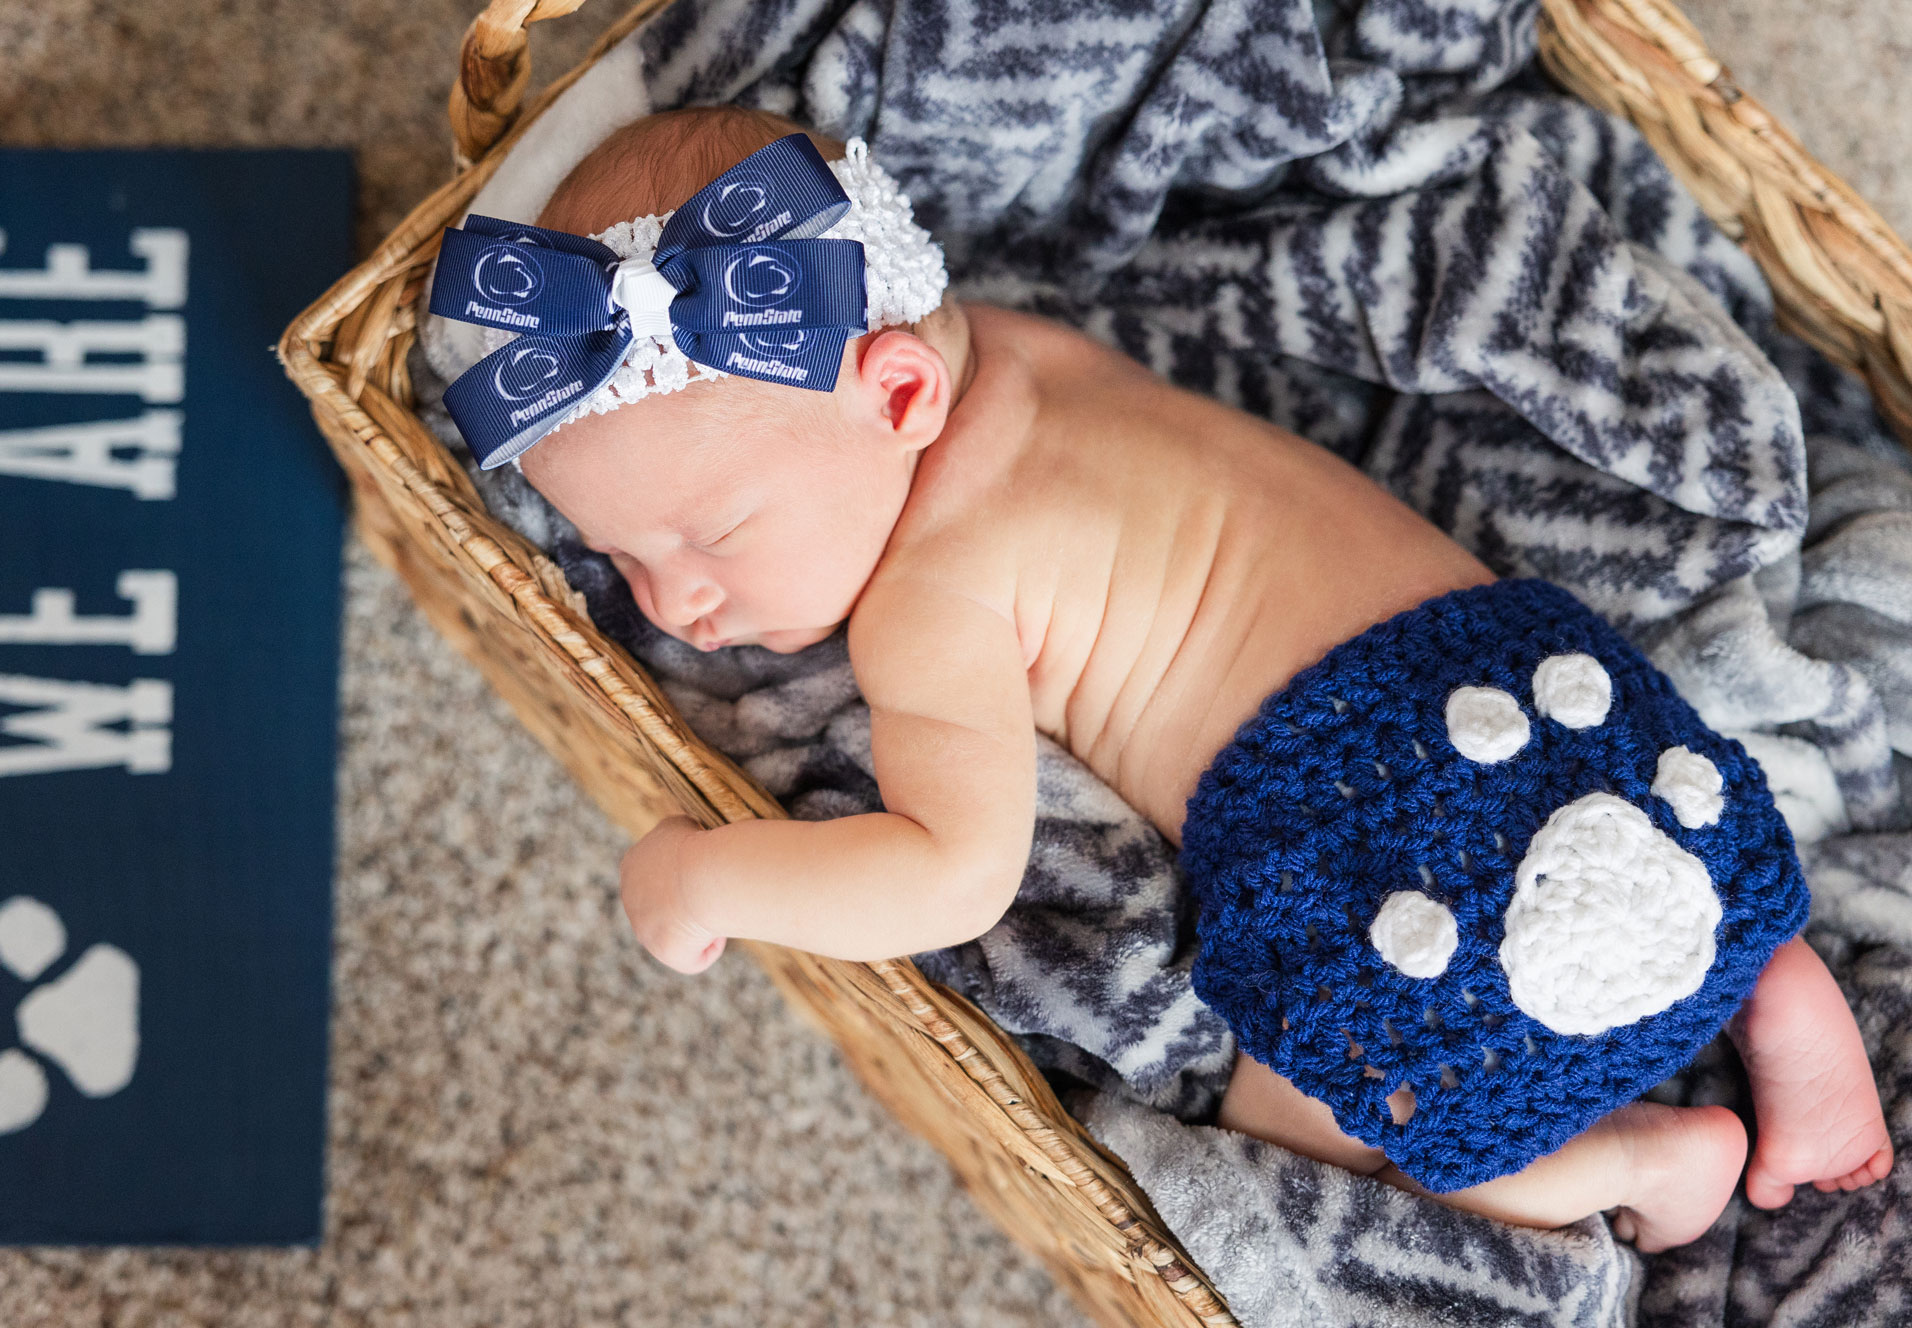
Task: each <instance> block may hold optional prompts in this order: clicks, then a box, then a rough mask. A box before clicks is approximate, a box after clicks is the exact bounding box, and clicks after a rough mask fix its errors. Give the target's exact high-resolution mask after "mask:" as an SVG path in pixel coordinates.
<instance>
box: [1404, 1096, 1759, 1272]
mask: <svg viewBox="0 0 1912 1328" xmlns="http://www.w3.org/2000/svg"><path fill="white" fill-rule="evenodd" d="M1745 1160H1746V1127H1745V1126H1743V1125H1741V1124H1740V1123H1739V1117H1738V1116H1735V1115H1734V1114H1733V1113H1732V1112H1731V1111H1729V1110H1727V1109H1726V1108H1725V1107H1666V1106H1661V1105H1660V1104H1659V1103H1657V1102H1635V1103H1632V1104H1630V1105H1628V1106H1624V1107H1621V1108H1620V1109H1619V1110H1618V1111H1615V1112H1612V1113H1611V1114H1609V1115H1606V1116H1603V1117H1601V1118H1600V1119H1599V1120H1598V1121H1595V1122H1594V1124H1593V1125H1592V1126H1591V1127H1590V1128H1589V1129H1588V1130H1586V1132H1585V1133H1583V1134H1578V1135H1575V1136H1574V1137H1573V1138H1572V1139H1569V1140H1568V1141H1567V1142H1566V1143H1565V1144H1563V1145H1562V1146H1561V1147H1560V1148H1558V1149H1556V1150H1555V1151H1554V1152H1551V1153H1549V1154H1547V1156H1545V1157H1542V1158H1537V1159H1535V1160H1534V1161H1532V1162H1530V1163H1528V1164H1527V1165H1526V1166H1525V1167H1523V1168H1522V1169H1521V1170H1519V1171H1517V1172H1515V1173H1514V1174H1513V1175H1511V1176H1501V1177H1499V1178H1498V1179H1496V1180H1490V1181H1488V1182H1487V1183H1486V1184H1485V1185H1475V1186H1472V1187H1471V1188H1468V1189H1465V1190H1453V1191H1450V1192H1449V1193H1447V1194H1437V1195H1435V1196H1433V1197H1434V1198H1436V1199H1439V1200H1440V1201H1441V1202H1442V1203H1446V1204H1452V1205H1453V1206H1454V1207H1456V1208H1461V1209H1465V1210H1466V1211H1468V1212H1470V1213H1479V1214H1480V1215H1481V1216H1483V1217H1491V1218H1495V1219H1498V1220H1499V1221H1502V1222H1511V1223H1513V1224H1514V1225H1515V1226H1523V1227H1561V1226H1565V1225H1567V1223H1569V1222H1578V1221H1579V1220H1580V1219H1581V1218H1583V1217H1591V1216H1592V1215H1593V1214H1595V1213H1604V1212H1612V1213H1613V1234H1614V1235H1616V1236H1618V1237H1620V1239H1622V1240H1630V1241H1632V1242H1633V1243H1634V1244H1635V1245H1637V1246H1638V1247H1639V1248H1640V1249H1641V1250H1643V1251H1646V1252H1647V1253H1653V1252H1655V1251H1658V1250H1669V1249H1672V1248H1673V1247H1674V1246H1675V1245H1684V1244H1686V1243H1687V1242H1688V1241H1691V1240H1697V1239H1698V1238H1699V1237H1700V1236H1701V1235H1703V1234H1704V1233H1705V1232H1706V1229H1707V1228H1708V1227H1710V1226H1712V1225H1713V1223H1714V1222H1715V1221H1717V1220H1718V1218H1719V1215H1720V1212H1721V1210H1723V1209H1724V1208H1725V1207H1726V1201H1727V1200H1728V1199H1730V1198H1732V1197H1733V1187H1734V1186H1735V1185H1736V1184H1738V1182H1739V1169H1740V1166H1741V1164H1743V1163H1744V1162H1745ZM1375 1179H1376V1180H1384V1181H1386V1182H1387V1183H1388V1184H1390V1185H1394V1186H1398V1187H1399V1188H1401V1189H1404V1190H1412V1191H1413V1192H1415V1193H1417V1194H1425V1193H1427V1191H1425V1190H1423V1189H1422V1188H1421V1187H1420V1186H1418V1185H1416V1184H1415V1183H1414V1182H1413V1181H1412V1180H1410V1179H1409V1178H1408V1177H1407V1176H1405V1175H1403V1174H1401V1172H1399V1171H1398V1170H1396V1169H1395V1168H1394V1167H1392V1166H1387V1167H1384V1168H1382V1169H1381V1170H1380V1171H1378V1172H1376V1173H1375ZM1616 1210H1617V1211H1616Z"/></svg>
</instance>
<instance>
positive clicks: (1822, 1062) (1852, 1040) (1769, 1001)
mask: <svg viewBox="0 0 1912 1328" xmlns="http://www.w3.org/2000/svg"><path fill="white" fill-rule="evenodd" d="M1727 1031H1728V1033H1730V1034H1731V1036H1732V1039H1733V1043H1734V1045H1735V1046H1737V1047H1738V1048H1739V1055H1740V1059H1741V1060H1743V1061H1745V1062H1746V1075H1747V1077H1748V1078H1749V1079H1750V1080H1751V1081H1752V1086H1753V1114H1754V1117H1755V1118H1756V1119H1757V1120H1758V1122H1759V1135H1758V1138H1757V1140H1756V1141H1755V1143H1754V1145H1753V1164H1752V1166H1750V1167H1749V1168H1747V1171H1746V1197H1747V1199H1749V1200H1750V1201H1752V1202H1753V1203H1755V1204H1757V1205H1758V1206H1759V1207H1761V1208H1777V1207H1779V1206H1780V1205H1781V1204H1783V1203H1785V1202H1786V1201H1787V1200H1788V1199H1790V1198H1792V1193H1793V1186H1794V1185H1797V1184H1802V1183H1804V1182H1806V1181H1811V1182H1812V1184H1813V1186H1814V1187H1815V1188H1817V1189H1820V1190H1828V1191H1830V1190H1835V1189H1839V1190H1856V1189H1858V1188H1859V1187H1860V1186H1862V1185H1870V1184H1871V1183H1872V1182H1873V1181H1876V1180H1880V1179H1883V1178H1884V1176H1885V1174H1886V1172H1887V1171H1889V1170H1891V1168H1892V1141H1891V1140H1890V1139H1889V1138H1888V1137H1887V1135H1886V1129H1885V1117H1884V1115H1883V1114H1882V1113H1881V1112H1880V1109H1879V1091H1878V1088H1877V1087H1876V1086H1875V1085H1874V1083H1873V1081H1872V1067H1871V1066H1870V1065H1868V1064H1867V1063H1866V1049H1865V1044H1864V1043H1863V1042H1861V1041H1860V1039H1859V1026H1858V1025H1857V1024H1856V1023H1854V1022H1853V1018H1852V1011H1851V1010H1850V1009H1849V1008H1848V1007H1847V1005H1846V998H1845V996H1844V995H1843V994H1841V992H1840V991H1839V984H1838V983H1836V982H1834V981H1833V977H1832V974H1831V973H1828V972H1827V971H1826V966H1825V964H1824V963H1822V962H1821V961H1820V958H1819V956H1818V955H1817V954H1815V953H1813V949H1812V947H1811V946H1809V945H1807V944H1806V942H1805V941H1804V940H1803V939H1801V938H1800V937H1797V936H1795V937H1794V938H1793V939H1792V940H1790V941H1788V942H1786V944H1784V945H1782V946H1780V947H1779V949H1778V950H1777V951H1775V952H1774V954H1773V957H1772V960H1771V962H1770V963H1768V964H1767V965H1766V970H1765V971H1764V972H1763V973H1761V974H1760V975H1759V984H1758V985H1757V986H1755V987H1754V988H1753V994H1752V995H1751V996H1750V997H1748V998H1747V1001H1746V1004H1745V1005H1744V1006H1743V1007H1741V1009H1740V1012H1739V1013H1738V1014H1737V1015H1735V1016H1734V1017H1733V1021H1732V1023H1730V1024H1729V1025H1727Z"/></svg>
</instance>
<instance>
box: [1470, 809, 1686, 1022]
mask: <svg viewBox="0 0 1912 1328" xmlns="http://www.w3.org/2000/svg"><path fill="white" fill-rule="evenodd" d="M1720 915H1721V910H1720V900H1719V895H1718V894H1717V893H1716V892H1715V891H1714V889H1713V881H1712V878H1711V877H1710V876H1708V875H1707V872H1706V867H1705V864H1703V863H1702V862H1701V861H1700V860H1699V859H1698V858H1696V857H1694V856H1693V855H1692V854H1691V853H1688V852H1687V851H1686V850H1685V849H1683V848H1681V847H1680V846H1679V845H1678V844H1676V843H1674V842H1673V840H1672V839H1671V838H1670V837H1669V836H1667V835H1666V834H1664V833H1663V832H1661V831H1660V830H1659V829H1658V828H1656V827H1655V826H1654V824H1653V823H1652V822H1651V821H1650V820H1648V819H1647V816H1646V813H1645V812H1643V811H1641V810H1640V809H1639V808H1638V807H1635V806H1634V805H1633V804H1632V803H1630V802H1627V801H1625V800H1624V799H1622V798H1617V797H1615V796H1613V795H1612V794H1611V793H1589V794H1587V795H1586V796H1585V797H1581V798H1577V799H1575V800H1574V801H1573V802H1570V803H1568V804H1567V805H1566V806H1565V807H1562V808H1560V809H1559V810H1557V811H1556V812H1554V814H1553V815H1552V816H1551V817H1549V818H1548V819H1547V823H1546V824H1545V825H1544V826H1542V827H1541V828H1540V830H1539V831H1538V832H1537V833H1536V834H1535V835H1534V838H1533V842H1532V843H1531V844H1530V845H1529V846H1528V849H1527V853H1526V856H1525V857H1523V858H1522V859H1521V861H1520V865H1519V867H1518V868H1516V869H1515V873H1514V898H1513V901H1512V902H1511V903H1510V904H1509V905H1508V906H1507V915H1506V937H1505V939H1504V940H1503V941H1502V942H1501V946H1500V963H1501V967H1502V968H1503V969H1504V970H1506V973H1507V985H1508V989H1509V992H1510V993H1511V995H1512V997H1513V1001H1514V1004H1515V1005H1516V1006H1518V1007H1519V1008H1520V1009H1521V1010H1522V1011H1524V1012H1525V1013H1527V1014H1528V1015H1531V1016H1532V1017H1533V1018H1535V1019H1537V1020H1539V1021H1540V1022H1541V1023H1543V1024H1545V1025H1546V1026H1547V1027H1548V1028H1551V1029H1553V1030H1554V1031H1555V1032H1557V1033H1580V1034H1588V1035H1592V1034H1597V1033H1604V1032H1606V1031H1607V1030H1608V1029H1610V1028H1618V1027H1620V1026H1622V1025H1624V1024H1631V1023H1634V1022H1637V1021H1638V1020H1641V1019H1644V1018H1646V1017H1647V1016H1648V1015H1652V1014H1658V1013H1659V1012H1660V1011H1661V1010H1664V1009H1666V1008H1667V1007H1668V1006H1670V1005H1672V1004H1673V1003H1674V1002H1675V1001H1677V1000H1680V999H1681V998H1682V997H1685V996H1690V995H1692V994H1693V993H1694V992H1696V991H1698V990H1699V989H1700V984H1701V983H1702V982H1704V981H1705V979H1706V971H1707V969H1709V968H1711V967H1712V964H1713V946H1714V932H1715V930H1716V929H1717V928H1718V926H1719V922H1720Z"/></svg>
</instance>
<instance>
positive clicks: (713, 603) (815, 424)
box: [520, 107, 967, 652]
mask: <svg viewBox="0 0 1912 1328" xmlns="http://www.w3.org/2000/svg"><path fill="white" fill-rule="evenodd" d="M799 130H800V126H797V125H795V124H793V123H791V122H790V121H788V120H786V119H784V118H783V117H781V116H776V115H770V114H767V113H765V112H761V111H751V110H745V109H742V108H739V107H698V108H693V109H689V110H683V111H671V112H666V113H663V114H660V115H653V116H648V117H646V118H645V119H642V120H639V121H637V122H635V123H634V124H631V125H627V126H626V127H624V128H623V129H621V130H619V131H618V132H617V133H615V134H613V135H612V136H611V137H610V138H609V139H607V140H606V141H605V142H604V143H603V144H602V145H600V146H599V147H598V148H597V149H596V150H595V151H593V152H592V153H591V154H590V155H589V156H588V157H586V158H585V159H584V160H583V161H582V162H580V163H579V164H578V166H577V168H576V169H575V170H573V171H572V172H571V174H570V175H569V176H567V177H566V178H565V180H564V182H563V183H562V184H561V185H559V186H558V189H557V192H556V193H555V194H553V195H552V198H551V201H550V202H549V203H548V204H547V205H546V207H545V209H544V212H543V213H542V214H541V215H540V216H539V218H538V225H540V226H545V227H549V228H551V229H554V230H561V231H569V232H572V233H574V234H578V235H590V234H595V233H600V232H603V231H605V230H607V229H609V228H610V227H611V226H613V225H616V224H618V223H620V222H627V221H630V220H631V219H632V218H636V217H643V216H648V215H655V214H661V213H664V212H667V211H670V210H672V209H675V208H677V207H679V206H680V205H682V204H683V203H684V202H685V201H686V200H687V199H689V198H690V197H691V195H693V194H695V193H696V192H697V191H698V190H699V189H701V188H702V187H703V186H704V185H706V184H708V183H709V182H710V181H711V179H713V178H714V177H715V176H717V175H719V174H721V173H723V172H724V171H725V170H727V169H729V168H730V167H732V166H734V165H736V164H737V163H738V162H739V161H741V160H743V158H745V157H747V156H749V155H750V154H751V153H752V152H754V151H756V150H757V149H759V148H762V147H765V146H767V145H768V144H770V143H772V142H774V141H775V140H777V139H779V138H782V137H784V136H785V135H787V134H791V133H795V132H799ZM809 137H810V139H811V141H812V142H813V143H814V144H815V145H816V147H817V149H818V150H819V151H820V152H821V153H822V154H823V156H824V158H825V159H826V160H836V159H838V158H841V157H843V155H844V145H843V144H841V143H839V142H837V141H835V140H833V139H827V138H823V137H820V136H818V135H815V134H811V135H809ZM966 356H967V330H966V326H965V322H964V319H963V316H962V314H961V312H960V310H959V309H958V308H957V307H956V305H955V303H954V301H952V300H945V301H944V302H943V304H942V306H941V307H940V308H938V309H937V310H935V311H934V312H933V313H931V314H929V315H928V316H927V317H925V318H922V319H920V320H919V321H917V322H914V323H910V324H907V325H903V326H896V327H888V328H884V329H882V330H880V331H875V332H868V333H865V334H864V335H862V336H857V337H853V338H852V339H851V340H850V342H849V344H848V346H847V347H846V348H845V350H844V355H843V362H842V367H841V370H840V371H839V373H838V376H837V381H836V386H835V388H834V389H833V390H832V391H829V392H818V391H809V390H804V389H802V388H796V387H792V386H789V385H787V384H783V383H775V382H766V381H762V380H759V379H755V378H748V377H743V376H738V375H732V376H727V377H720V378H696V377H693V380H692V381H691V382H690V383H689V384H688V385H687V386H685V387H683V388H681V389H679V390H677V391H670V392H662V393H658V394H656V395H646V396H643V397H642V398H641V399H639V400H634V401H631V402H629V403H628V404H624V405H621V406H619V407H618V408H617V409H614V410H610V411H608V412H606V413H603V414H588V413H587V414H583V415H580V416H579V417H578V418H576V419H574V420H572V421H570V422H569V423H566V424H564V425H563V426H562V427H561V428H559V429H558V430H557V431H556V432H554V433H551V434H549V435H548V436H546V437H545V438H544V439H542V440H541V441H540V442H539V443H538V444H537V445H536V446H535V447H533V448H532V449H531V450H530V451H528V452H526V453H525V454H524V455H523V457H522V459H521V462H520V465H521V467H522V469H523V471H524V474H525V477H526V478H527V479H529V480H530V481H531V483H532V484H533V485H534V486H536V487H537V489H538V490H539V491H540V492H541V493H543V494H544V495H545V497H546V498H548V499H549V500H550V501H551V502H552V503H553V505H555V506H556V507H557V508H558V510H559V511H560V512H562V513H564V515H565V516H566V517H567V518H569V519H570V520H571V522H572V523H573V524H574V525H576V526H577V527H578V529H579V531H580V532H581V533H582V534H583V536H584V537H585V539H586V540H587V541H588V542H589V543H590V545H591V547H592V548H594V549H598V550H600V551H602V552H604V553H606V554H608V555H609V556H610V557H611V559H612V561H613V562H614V563H615V564H616V565H617V568H618V570H619V571H620V572H621V573H623V575H624V577H625V579H626V580H627V581H628V582H629V583H630V586H631V593H632V595H633V596H634V597H635V598H636V600H637V604H638V607H639V608H640V609H642V610H643V612H644V615H645V616H646V617H647V618H649V619H650V620H651V621H652V622H653V623H655V624H656V625H657V626H658V627H660V628H662V629H663V630H664V631H666V632H669V633H670V634H671V635H673V636H676V637H678V638H679V639H681V640H684V641H687V642H689V643H690V644H692V645H695V646H697V647H699V648H701V649H707V650H708V649H715V648H717V647H718V646H722V645H741V644H758V645H763V646H766V647H768V648H769V649H771V650H777V651H783V652H789V651H794V650H800V649H802V648H803V647H805V646H808V645H812V644H815V643H816V642H818V641H821V640H823V639H824V638H825V637H827V636H829V635H830V633H831V632H832V631H834V630H835V629H836V627H837V626H838V625H839V624H841V623H842V622H843V621H844V620H845V619H846V618H847V617H848V616H849V613H850V609H851V607H852V606H853V605H854V604H855V602H856V599H857V597H858V596H859V595H860V594H861V593H862V591H863V587H864V586H865V585H866V584H867V583H868V581H869V579H870V575H871V573H872V572H873V571H874V570H875V568H876V565H877V561H878V559H879V558H880V557H881V556H882V554H883V550H884V547H885V545H886V543H887V542H888V540H889V537H890V532H891V530H892V529H893V528H894V527H895V525H896V522H897V518H898V517H899V515H900V514H901V512H902V510H903V505H904V502H905V500H906V499H907V498H908V496H909V491H910V483H911V480H912V478H913V476H914V474H915V471H916V463H917V460H918V458H919V457H920V456H921V454H922V451H923V449H924V448H926V447H928V446H929V445H930V444H931V443H933V442H935V441H936V439H937V437H938V436H939V435H940V434H941V432H942V429H943V424H944V421H945V420H946V419H947V418H948V415H949V411H950V408H951V406H952V405H953V403H954V396H955V394H956V392H957V391H958V390H959V388H958V381H957V375H960V374H961V373H962V372H963V369H964V364H965V360H966Z"/></svg>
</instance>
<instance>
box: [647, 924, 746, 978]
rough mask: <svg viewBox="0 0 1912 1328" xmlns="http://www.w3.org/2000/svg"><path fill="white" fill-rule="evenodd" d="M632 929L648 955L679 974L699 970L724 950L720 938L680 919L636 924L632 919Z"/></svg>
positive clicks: (709, 963)
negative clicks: (668, 921) (649, 953)
mask: <svg viewBox="0 0 1912 1328" xmlns="http://www.w3.org/2000/svg"><path fill="white" fill-rule="evenodd" d="M632 930H633V931H635V932H636V933H637V939H638V940H640V941H642V942H643V943H644V948H645V949H646V950H648V951H650V952H651V957H652V958H654V959H656V960H657V962H658V963H660V964H662V965H664V967H666V968H672V969H676V970H677V971H678V972H679V973H701V972H703V971H704V970H705V969H707V968H709V967H710V966H711V965H712V964H714V963H716V962H717V957H718V956H719V955H721V954H722V953H723V952H724V939H725V938H724V937H722V936H712V935H711V934H710V933H709V932H707V931H705V930H704V929H703V928H701V927H696V926H692V925H689V924H686V923H682V922H678V923H664V924H662V925H659V924H656V923H652V924H650V925H639V924H638V923H637V922H636V921H635V920H633V924H632Z"/></svg>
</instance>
